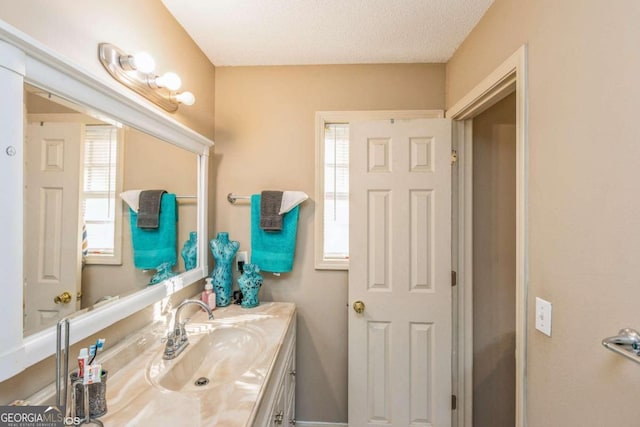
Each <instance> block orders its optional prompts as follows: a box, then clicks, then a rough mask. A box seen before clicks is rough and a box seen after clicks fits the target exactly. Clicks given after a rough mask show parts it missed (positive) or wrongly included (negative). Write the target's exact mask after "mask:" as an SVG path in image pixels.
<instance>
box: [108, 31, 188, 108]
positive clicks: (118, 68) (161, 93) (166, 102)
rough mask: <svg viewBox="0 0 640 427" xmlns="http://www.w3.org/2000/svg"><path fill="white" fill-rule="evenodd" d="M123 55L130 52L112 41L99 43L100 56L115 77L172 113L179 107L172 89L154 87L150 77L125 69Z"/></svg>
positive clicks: (125, 55)
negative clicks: (121, 48)
mask: <svg viewBox="0 0 640 427" xmlns="http://www.w3.org/2000/svg"><path fill="white" fill-rule="evenodd" d="M121 56H122V57H127V56H128V54H127V53H125V52H123V51H122V50H120V49H118V48H117V47H116V46H114V45H112V44H111V43H100V44H99V45H98V58H100V62H101V63H102V65H103V66H104V68H105V69H106V70H107V71H108V72H109V74H111V76H112V77H113V78H114V79H116V80H117V81H119V82H120V83H122V84H123V85H125V86H126V87H128V88H130V89H132V90H134V91H136V92H137V93H139V94H140V95H142V96H144V97H145V98H147V99H148V100H149V101H151V102H153V103H154V104H156V105H158V106H160V107H162V108H164V109H165V110H167V111H168V112H170V113H173V112H175V111H176V110H177V109H178V105H179V103H178V102H176V101H175V100H174V98H173V94H172V93H171V92H170V91H168V90H166V89H164V88H157V89H154V88H152V87H151V86H149V84H148V79H149V77H148V76H147V75H145V74H143V73H140V72H139V71H136V70H125V69H124V68H123V67H122V65H121V64H120V57H121Z"/></svg>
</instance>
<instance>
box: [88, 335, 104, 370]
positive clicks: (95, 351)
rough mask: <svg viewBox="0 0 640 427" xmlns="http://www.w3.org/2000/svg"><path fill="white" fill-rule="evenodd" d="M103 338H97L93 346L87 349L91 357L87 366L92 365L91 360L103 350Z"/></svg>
mask: <svg viewBox="0 0 640 427" xmlns="http://www.w3.org/2000/svg"><path fill="white" fill-rule="evenodd" d="M104 342H105V339H104V338H98V340H97V341H96V343H95V345H92V346H91V347H89V355H90V356H92V357H91V360H89V365H91V364H92V363H93V360H94V359H95V358H96V356H97V354H98V352H99V351H100V350H102V349H103V348H104Z"/></svg>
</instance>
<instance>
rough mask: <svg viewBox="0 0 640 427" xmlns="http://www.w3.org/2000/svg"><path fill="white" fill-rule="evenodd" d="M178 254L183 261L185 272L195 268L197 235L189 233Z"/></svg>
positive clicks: (196, 261)
mask: <svg viewBox="0 0 640 427" xmlns="http://www.w3.org/2000/svg"><path fill="white" fill-rule="evenodd" d="M180 254H181V255H182V259H183V260H184V269H185V271H189V270H192V269H194V268H196V264H197V263H198V233H196V232H195V231H192V232H190V233H189V240H187V241H186V242H184V246H183V247H182V251H181V252H180Z"/></svg>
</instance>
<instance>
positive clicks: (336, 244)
mask: <svg viewBox="0 0 640 427" xmlns="http://www.w3.org/2000/svg"><path fill="white" fill-rule="evenodd" d="M317 155H318V159H317V162H318V164H317V166H316V167H317V168H318V176H317V178H316V179H317V186H318V189H317V197H316V198H317V200H318V202H319V205H320V206H319V210H318V212H322V213H323V214H322V221H321V223H316V227H317V228H316V244H317V247H316V268H319V269H347V268H348V266H349V124H348V123H330V122H324V121H323V127H322V129H321V132H320V135H319V138H318V147H317Z"/></svg>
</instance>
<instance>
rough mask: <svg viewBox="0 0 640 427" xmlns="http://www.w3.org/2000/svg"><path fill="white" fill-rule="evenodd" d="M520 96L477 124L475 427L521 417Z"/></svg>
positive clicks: (496, 426) (505, 426) (500, 426)
mask: <svg viewBox="0 0 640 427" xmlns="http://www.w3.org/2000/svg"><path fill="white" fill-rule="evenodd" d="M515 123H516V97H515V94H512V95H510V96H508V97H507V98H505V99H503V100H502V101H500V102H499V103H498V104H496V105H494V106H493V107H491V108H490V109H488V110H487V111H485V112H484V113H482V114H480V115H479V116H478V117H476V118H474V119H473V425H474V426H479V427H481V426H491V427H510V426H511V427H512V426H513V420H514V419H515V385H516V383H515V369H516V366H515V362H516V360H515V358H514V357H513V355H514V354H515V346H516V341H515V333H516V327H515V322H516V319H515V317H516V309H515V298H516V287H515V283H516V282H515V280H516V268H515V266H516V264H515V260H516V258H515V252H516V235H515V232H516V186H515V178H516V128H515Z"/></svg>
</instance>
